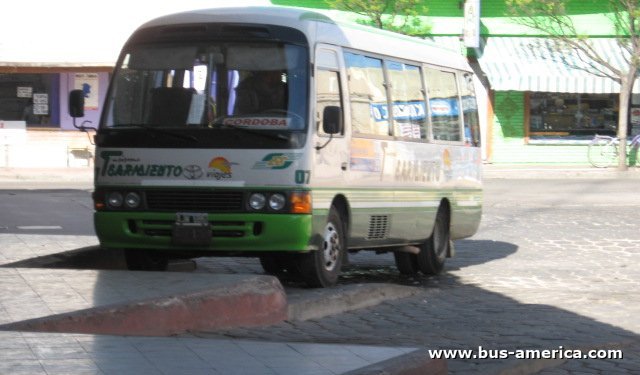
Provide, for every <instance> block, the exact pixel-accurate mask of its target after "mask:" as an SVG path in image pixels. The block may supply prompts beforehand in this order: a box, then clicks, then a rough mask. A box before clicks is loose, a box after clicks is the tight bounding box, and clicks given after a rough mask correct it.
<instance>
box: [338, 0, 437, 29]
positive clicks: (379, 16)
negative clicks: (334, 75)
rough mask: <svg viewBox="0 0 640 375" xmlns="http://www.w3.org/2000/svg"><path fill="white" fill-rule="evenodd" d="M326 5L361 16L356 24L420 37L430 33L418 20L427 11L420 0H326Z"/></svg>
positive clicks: (428, 27)
mask: <svg viewBox="0 0 640 375" xmlns="http://www.w3.org/2000/svg"><path fill="white" fill-rule="evenodd" d="M327 3H328V4H329V6H331V7H332V8H334V9H338V10H344V11H347V12H352V13H355V14H358V15H360V16H363V17H364V19H359V20H357V22H359V23H361V24H364V25H369V26H373V27H377V28H379V29H385V30H390V31H394V32H397V33H401V34H405V35H411V36H421V37H424V36H426V35H428V34H429V33H430V31H431V26H429V25H426V24H424V23H423V21H422V19H421V18H420V16H424V15H425V14H426V13H427V11H428V8H427V7H426V6H424V5H423V4H422V0H327Z"/></svg>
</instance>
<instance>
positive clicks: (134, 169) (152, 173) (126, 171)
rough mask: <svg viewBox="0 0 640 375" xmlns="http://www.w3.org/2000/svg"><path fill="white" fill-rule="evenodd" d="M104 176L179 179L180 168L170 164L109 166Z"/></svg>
mask: <svg viewBox="0 0 640 375" xmlns="http://www.w3.org/2000/svg"><path fill="white" fill-rule="evenodd" d="M106 174H107V176H110V177H113V176H118V177H127V176H138V177H179V176H181V175H182V167H181V166H179V165H170V164H165V165H163V164H109V166H108V167H107V170H106Z"/></svg>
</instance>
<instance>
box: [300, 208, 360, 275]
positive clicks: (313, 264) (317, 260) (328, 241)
mask: <svg viewBox="0 0 640 375" xmlns="http://www.w3.org/2000/svg"><path fill="white" fill-rule="evenodd" d="M344 203H346V200H344V199H343V200H340V199H334V201H333V202H332V204H331V208H330V209H329V214H328V215H327V221H326V224H325V226H324V228H323V230H322V232H321V234H320V235H321V238H322V241H321V243H320V247H319V249H318V250H315V251H311V252H309V253H307V254H302V255H301V256H300V257H298V269H299V271H300V274H301V276H302V278H303V279H304V280H305V282H306V283H307V284H308V285H309V286H311V287H329V286H333V285H335V284H336V283H337V282H338V277H339V276H340V272H341V270H342V265H343V262H344V261H345V259H346V253H347V237H348V236H347V228H348V224H347V220H348V219H346V217H347V216H346V215H348V208H347V206H346V205H345V204H344Z"/></svg>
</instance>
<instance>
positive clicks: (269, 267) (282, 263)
mask: <svg viewBox="0 0 640 375" xmlns="http://www.w3.org/2000/svg"><path fill="white" fill-rule="evenodd" d="M259 259H260V265H261V266H262V269H263V270H264V272H265V273H266V274H268V275H274V276H283V275H285V274H288V275H290V276H296V275H297V274H298V272H297V270H296V264H295V262H294V261H293V259H292V256H291V255H289V254H270V255H260V257H259Z"/></svg>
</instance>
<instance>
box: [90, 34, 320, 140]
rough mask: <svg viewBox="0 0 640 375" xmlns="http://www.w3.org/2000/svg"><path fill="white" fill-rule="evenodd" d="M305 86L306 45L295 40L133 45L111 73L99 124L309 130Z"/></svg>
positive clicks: (174, 128)
mask: <svg viewBox="0 0 640 375" xmlns="http://www.w3.org/2000/svg"><path fill="white" fill-rule="evenodd" d="M307 86H308V57H307V49H306V48H305V47H301V46H298V45H293V44H287V43H282V42H262V43H257V42H229V43H221V42H210V43H207V42H198V43H192V44H189V43H184V42H182V43H180V44H179V45H177V44H166V43H165V44H143V45H133V46H130V47H129V48H128V49H127V50H125V51H124V54H123V56H122V58H121V60H120V63H119V65H118V67H117V69H116V71H115V73H114V78H113V85H112V88H111V92H110V95H109V99H108V101H107V103H106V105H105V108H106V113H105V116H104V117H103V122H102V124H101V129H103V130H108V129H126V128H144V129H147V130H158V129H159V128H162V129H163V130H166V131H171V132H174V133H180V132H182V131H184V132H186V133H193V131H194V130H196V129H199V130H198V132H206V133H214V132H215V131H217V130H224V131H228V130H229V129H238V130H240V129H242V130H248V131H254V130H255V131H263V130H264V131H273V132H278V131H280V132H284V133H287V132H296V131H304V130H305V129H306V122H307V121H306V116H307V115H306V113H307V103H306V101H307V97H308V94H307V90H308V88H307ZM157 128H158V129H157Z"/></svg>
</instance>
